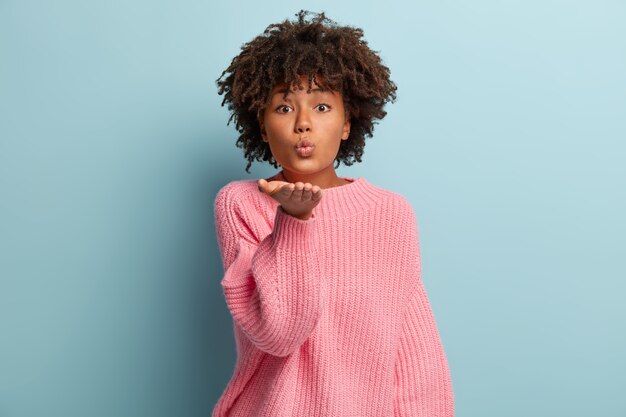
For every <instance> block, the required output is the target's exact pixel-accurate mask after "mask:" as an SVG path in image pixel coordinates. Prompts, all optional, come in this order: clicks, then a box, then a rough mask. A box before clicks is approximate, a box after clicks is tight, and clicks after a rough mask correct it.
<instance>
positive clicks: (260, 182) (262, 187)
mask: <svg viewBox="0 0 626 417" xmlns="http://www.w3.org/2000/svg"><path fill="white" fill-rule="evenodd" d="M264 181H265V180H264V179H263V178H261V179H260V180H258V181H257V182H256V184H257V188H258V189H259V191H260V192H262V193H264V192H265V184H264ZM265 182H267V181H265Z"/></svg>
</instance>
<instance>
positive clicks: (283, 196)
mask: <svg viewBox="0 0 626 417" xmlns="http://www.w3.org/2000/svg"><path fill="white" fill-rule="evenodd" d="M257 184H258V186H259V191H261V192H264V193H266V194H267V195H269V196H271V197H272V198H273V199H274V200H276V201H278V202H279V203H280V205H281V206H282V208H283V210H285V212H287V213H288V214H290V215H292V216H294V217H297V218H299V219H302V220H306V219H308V218H309V217H311V214H312V212H313V208H314V207H315V206H317V205H318V204H319V202H320V200H321V198H322V189H321V188H320V187H319V186H317V185H313V184H311V183H308V182H306V183H305V182H296V183H292V182H286V181H278V180H274V181H269V182H268V181H266V180H265V179H263V178H261V179H259V180H258V181H257Z"/></svg>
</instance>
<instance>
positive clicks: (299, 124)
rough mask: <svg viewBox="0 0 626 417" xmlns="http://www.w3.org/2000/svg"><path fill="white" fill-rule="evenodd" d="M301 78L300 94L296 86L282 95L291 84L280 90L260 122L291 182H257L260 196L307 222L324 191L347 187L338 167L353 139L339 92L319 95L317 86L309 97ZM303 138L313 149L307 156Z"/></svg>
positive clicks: (284, 174) (277, 87)
mask: <svg viewBox="0 0 626 417" xmlns="http://www.w3.org/2000/svg"><path fill="white" fill-rule="evenodd" d="M300 79H301V80H302V84H303V85H302V87H301V89H298V87H297V85H296V84H293V85H292V86H291V88H290V89H289V91H290V93H289V95H288V96H287V98H286V99H283V95H284V94H283V92H284V90H285V89H287V85H286V84H282V85H280V84H279V85H276V86H275V87H274V88H273V89H272V94H271V99H270V102H269V104H268V105H267V106H266V107H265V109H264V111H263V117H262V120H259V126H260V128H261V135H262V137H263V141H265V142H268V144H269V147H270V150H271V152H272V155H273V156H274V159H275V160H276V162H278V164H280V165H281V166H282V168H283V169H282V174H283V176H284V178H285V179H287V181H279V180H276V181H269V182H268V181H266V180H265V179H263V178H261V179H259V180H258V182H257V183H258V186H259V191H261V192H264V193H266V194H268V195H270V196H271V197H272V198H274V199H275V200H277V201H278V202H279V203H280V204H281V206H282V208H283V210H284V211H285V212H286V213H288V214H290V215H292V216H295V217H298V218H300V219H302V220H306V219H308V218H310V217H311V215H312V212H313V208H314V207H315V206H317V205H318V204H319V202H320V200H321V198H322V195H323V192H322V190H323V189H324V188H331V187H337V186H341V185H345V184H347V183H349V181H346V180H344V179H342V178H339V177H338V176H337V173H336V172H335V167H334V162H335V158H336V156H337V153H338V152H339V146H340V145H341V141H342V140H346V139H348V136H349V134H350V120H349V118H348V117H347V115H346V112H345V108H344V104H343V97H342V95H341V93H340V92H338V91H331V90H325V91H315V89H317V88H320V86H319V85H318V84H317V83H315V82H313V84H312V91H311V92H310V93H307V91H306V90H307V85H308V80H307V78H306V76H304V75H302V76H300ZM320 82H322V83H323V80H321V81H320ZM322 90H323V89H322ZM300 138H306V139H308V140H310V141H311V142H313V144H314V145H315V147H314V149H313V153H312V154H311V155H310V156H308V157H302V156H300V155H298V153H297V152H296V148H295V146H296V143H297V142H298V141H299V140H300Z"/></svg>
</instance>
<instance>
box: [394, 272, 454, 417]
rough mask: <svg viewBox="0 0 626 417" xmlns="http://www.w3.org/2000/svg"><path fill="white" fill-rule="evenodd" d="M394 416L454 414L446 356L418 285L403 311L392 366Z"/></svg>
mask: <svg viewBox="0 0 626 417" xmlns="http://www.w3.org/2000/svg"><path fill="white" fill-rule="evenodd" d="M394 410H395V411H394V416H395V417H418V416H419V417H453V416H454V398H453V392H452V381H451V378H450V370H449V368H448V363H447V359H446V356H445V353H444V350H443V347H442V344H441V340H440V337H439V332H438V330H437V327H436V324H435V320H434V317H433V313H432V310H431V307H430V304H429V302H428V298H427V296H426V292H425V291H424V287H423V286H422V285H421V284H420V285H419V290H418V291H417V292H416V293H415V294H414V295H413V296H412V297H411V299H410V302H409V304H408V305H407V309H406V311H405V313H404V321H403V324H402V335H401V337H400V344H399V349H398V356H397V359H396V365H395V399H394Z"/></svg>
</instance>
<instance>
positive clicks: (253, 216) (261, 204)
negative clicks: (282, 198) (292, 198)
mask: <svg viewBox="0 0 626 417" xmlns="http://www.w3.org/2000/svg"><path fill="white" fill-rule="evenodd" d="M264 198H265V199H269V197H265V196H264V194H263V193H261V192H260V191H259V189H258V186H257V183H256V180H234V181H231V182H229V183H228V184H226V185H224V186H222V187H221V188H220V189H219V190H218V192H217V194H216V195H215V200H214V202H213V209H214V216H215V223H216V227H217V228H218V230H219V232H218V233H222V234H228V235H237V236H239V237H242V238H245V239H246V240H248V241H249V242H251V243H258V241H259V238H260V233H261V232H260V231H261V230H262V229H263V226H264V225H265V223H266V220H265V219H264V216H263V213H265V212H267V209H266V205H267V204H268V202H267V201H263V199H264Z"/></svg>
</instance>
